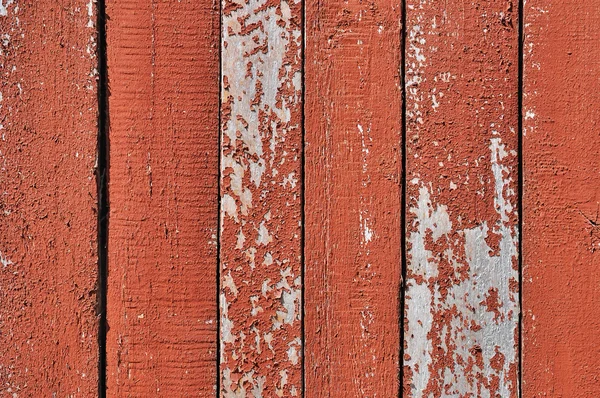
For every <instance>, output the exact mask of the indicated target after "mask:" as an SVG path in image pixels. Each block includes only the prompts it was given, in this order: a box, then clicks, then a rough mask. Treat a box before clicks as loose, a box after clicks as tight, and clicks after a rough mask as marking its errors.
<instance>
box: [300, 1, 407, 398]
mask: <svg viewBox="0 0 600 398" xmlns="http://www.w3.org/2000/svg"><path fill="white" fill-rule="evenodd" d="M400 21H401V6H400V3H399V2H397V1H379V0H378V1H375V2H371V3H364V2H360V1H350V2H346V3H342V2H323V1H320V0H310V1H307V3H306V59H305V65H306V77H305V89H306V93H305V99H306V127H305V134H306V143H305V145H306V155H305V156H306V157H305V162H306V177H305V198H306V204H305V217H306V231H305V236H306V244H305V256H306V268H305V269H306V276H305V299H306V307H305V316H306V323H305V337H306V343H305V344H306V350H305V352H306V358H305V360H306V367H305V371H306V374H305V378H306V379H305V381H306V395H305V396H306V397H331V396H334V397H342V396H344V397H374V396H379V397H395V396H397V395H398V391H399V383H398V375H399V367H400V363H399V348H400V343H399V336H400V332H399V325H400V313H399V309H400V304H399V296H400V272H401V250H400V249H401V240H400V232H401V224H400V214H401V211H400V209H401V207H400V206H401V195H402V189H401V184H400V172H401V167H402V158H401V151H402V147H401V145H402V144H401V141H402V138H401V137H402V134H401V132H402V114H401V89H400V87H401V86H400V84H401V83H400V62H401V51H402V50H401V45H400Z"/></svg>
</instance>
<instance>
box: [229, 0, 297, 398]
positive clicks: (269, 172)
mask: <svg viewBox="0 0 600 398" xmlns="http://www.w3.org/2000/svg"><path fill="white" fill-rule="evenodd" d="M222 9H223V14H222V41H221V48H222V53H221V68H222V82H221V90H222V91H221V101H222V103H221V109H222V111H221V123H222V124H221V240H220V251H221V257H220V258H221V264H220V266H221V268H220V269H221V273H220V280H221V290H220V310H221V334H220V337H221V358H220V369H221V391H220V396H222V397H227V398H229V397H244V396H254V397H263V396H264V397H275V396H286V397H294V396H302V355H301V353H302V340H301V322H302V319H301V313H302V302H301V299H302V297H301V292H302V290H301V289H302V269H301V261H300V259H301V228H302V225H301V221H302V220H301V184H302V170H301V157H302V138H301V137H302V134H301V133H302V118H301V110H302V103H301V99H302V74H301V73H302V71H301V64H302V59H301V57H302V53H301V44H302V34H301V20H302V8H301V3H300V2H287V1H271V2H252V1H250V2H242V3H238V2H233V1H230V0H225V1H223V3H222Z"/></svg>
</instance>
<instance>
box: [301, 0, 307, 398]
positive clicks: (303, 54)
mask: <svg viewBox="0 0 600 398" xmlns="http://www.w3.org/2000/svg"><path fill="white" fill-rule="evenodd" d="M300 20H301V22H300V23H301V26H300V29H301V30H302V32H301V37H302V42H301V43H300V52H301V56H300V59H301V66H300V67H301V71H300V76H301V78H300V79H301V82H302V83H301V85H300V86H301V89H302V93H300V100H301V101H302V104H301V107H300V109H301V110H302V111H301V112H302V113H301V114H300V125H301V127H300V128H301V133H300V134H301V136H302V143H301V151H302V153H301V154H300V174H301V177H300V180H301V181H302V184H301V185H300V225H301V228H300V267H301V270H300V281H301V289H300V300H301V303H302V305H301V309H300V313H301V315H300V316H301V317H302V321H301V322H300V339H301V341H302V347H301V354H302V369H301V377H302V380H301V384H302V396H303V397H304V396H305V395H306V356H305V352H306V350H305V346H306V338H305V327H306V326H305V319H306V318H305V315H304V312H305V311H304V309H305V303H306V302H305V300H304V297H305V286H306V285H305V279H306V278H305V277H304V275H305V273H306V261H305V254H304V251H305V248H306V247H305V243H304V242H305V233H306V232H305V231H306V217H305V208H304V207H305V204H306V199H305V192H306V173H305V163H306V156H305V154H306V129H305V124H304V119H305V117H304V115H305V113H306V111H305V109H306V106H305V103H306V102H305V100H304V97H305V95H304V93H305V92H306V89H305V80H304V74H305V65H306V52H305V50H306V1H305V0H303V1H302V12H301V13H300Z"/></svg>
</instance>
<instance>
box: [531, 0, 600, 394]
mask: <svg viewBox="0 0 600 398" xmlns="http://www.w3.org/2000/svg"><path fill="white" fill-rule="evenodd" d="M524 15H525V19H524V22H525V25H524V28H525V29H524V31H525V32H524V33H525V43H524V90H523V115H524V118H523V127H524V129H523V135H524V136H523V159H524V178H525V183H524V202H523V206H524V207H523V217H524V223H523V328H524V330H523V333H524V334H523V346H524V350H523V396H525V397H533V396H536V397H538V396H539V397H542V396H544V397H545V396H548V397H596V396H600V376H599V373H598V370H599V369H600V343H599V342H598V331H599V330H600V267H599V265H600V263H599V257H598V255H599V254H598V253H600V251H599V249H600V238H599V236H600V235H599V232H600V230H599V229H598V225H597V223H598V222H599V221H600V219H599V209H600V190H599V189H598V175H599V173H600V159H599V155H600V134H599V130H598V126H599V125H600V113H599V112H598V103H600V45H599V44H598V43H599V42H600V1H597V0H584V1H580V2H577V3H574V2H573V3H570V2H560V1H555V0H545V1H540V0H533V1H530V0H528V1H527V3H526V6H525V9H524Z"/></svg>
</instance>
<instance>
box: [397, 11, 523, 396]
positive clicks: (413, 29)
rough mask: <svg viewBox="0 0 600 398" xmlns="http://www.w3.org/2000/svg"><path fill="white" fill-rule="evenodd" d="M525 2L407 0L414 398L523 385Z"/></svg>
mask: <svg viewBox="0 0 600 398" xmlns="http://www.w3.org/2000/svg"><path fill="white" fill-rule="evenodd" d="M516 7H517V5H516V4H513V2H512V1H510V0H497V1H485V2H484V1H472V2H447V3H444V4H440V3H439V2H434V1H418V0H408V1H407V15H406V32H407V37H406V61H405V68H406V98H407V99H406V116H407V125H406V151H407V152H406V159H407V165H406V181H407V187H406V189H407V198H406V201H407V208H406V214H407V225H406V231H407V233H406V238H407V242H406V245H407V280H406V293H405V294H406V305H405V318H404V327H405V341H404V394H405V396H407V397H415V398H416V397H428V396H435V397H440V396H494V397H495V396H501V397H516V396H517V393H518V380H517V370H518V360H519V355H518V333H519V329H518V319H519V296H518V295H519V292H518V286H519V273H518V239H519V237H518V212H517V208H518V200H519V198H518V192H517V182H518V153H517V150H518V135H517V129H518V114H519V112H518V96H517V92H518V81H519V80H518V59H519V58H518V57H519V54H518V47H519V46H518V10H517V8H516Z"/></svg>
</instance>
